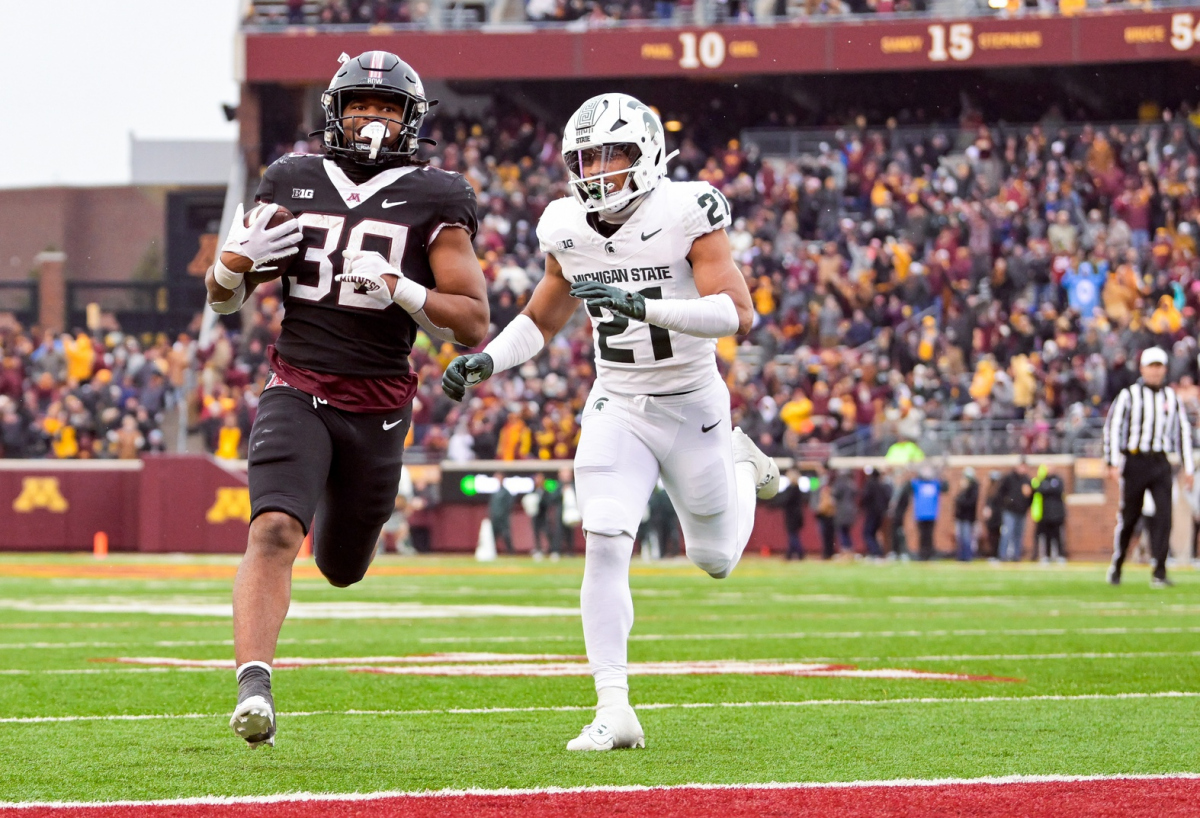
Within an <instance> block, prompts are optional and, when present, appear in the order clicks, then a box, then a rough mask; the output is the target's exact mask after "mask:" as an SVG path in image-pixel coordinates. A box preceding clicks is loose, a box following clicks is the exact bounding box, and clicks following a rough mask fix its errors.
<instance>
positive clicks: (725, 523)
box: [442, 94, 779, 750]
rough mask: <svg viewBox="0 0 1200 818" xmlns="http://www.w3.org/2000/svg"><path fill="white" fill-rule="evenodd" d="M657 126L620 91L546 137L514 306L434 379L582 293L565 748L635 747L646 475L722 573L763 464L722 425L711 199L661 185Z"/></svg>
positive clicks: (725, 413) (743, 300)
mask: <svg viewBox="0 0 1200 818" xmlns="http://www.w3.org/2000/svg"><path fill="white" fill-rule="evenodd" d="M664 136H665V135H664V133H663V128H662V123H661V122H659V120H658V115H657V114H655V113H654V111H652V110H651V109H650V108H649V107H647V106H646V105H644V104H642V103H641V102H639V101H638V100H636V99H634V98H633V97H630V96H627V95H625V94H603V95H601V96H598V97H593V98H592V99H590V100H588V101H587V102H585V103H584V104H583V106H582V107H581V108H580V109H579V110H578V111H576V113H575V115H574V116H573V117H572V118H571V120H570V124H568V126H567V129H566V133H565V134H564V135H563V159H564V161H565V162H566V165H567V170H568V173H569V178H570V189H571V193H572V195H571V197H569V198H563V199H559V200H557V201H555V202H551V203H550V205H549V206H548V207H547V208H546V210H545V212H544V213H543V214H542V218H541V221H540V222H539V223H538V228H537V235H538V240H539V243H540V245H541V248H542V251H543V252H544V253H545V254H546V276H545V278H543V279H542V281H541V282H539V283H538V285H537V288H536V289H535V290H534V293H533V296H532V297H531V298H530V301H529V305H528V306H527V307H526V309H525V311H524V312H523V313H522V314H521V315H519V316H517V318H515V319H514V320H513V321H512V323H511V324H509V326H508V327H506V328H505V329H504V331H503V332H501V333H500V334H499V335H498V336H497V337H496V338H495V339H494V340H493V341H492V342H491V343H490V344H488V346H487V347H486V348H485V349H484V351H483V352H481V353H478V354H475V355H466V356H462V357H460V358H456V359H455V360H454V361H452V362H451V364H450V366H449V367H448V368H447V370H446V373H445V375H444V376H443V378H442V388H443V389H444V390H445V391H446V393H447V394H448V395H449V396H450V397H452V398H454V399H455V400H461V399H462V398H463V396H464V393H465V390H466V388H467V387H468V386H469V385H472V384H475V383H478V382H479V381H481V380H484V379H486V378H488V377H490V376H491V375H492V374H493V373H494V372H497V371H501V370H504V369H507V368H509V367H513V366H517V365H519V364H521V363H523V362H525V361H527V360H528V359H529V358H531V357H533V356H534V355H536V354H537V352H538V351H539V350H540V349H541V348H542V346H543V345H544V344H545V342H546V341H547V340H549V339H550V338H551V337H553V336H554V335H555V334H556V333H557V332H558V331H559V330H561V329H562V328H563V326H565V325H566V323H567V321H568V320H569V319H570V317H571V315H572V313H574V311H575V310H576V308H577V307H578V306H579V301H580V300H582V301H584V302H585V304H586V306H587V310H588V314H589V315H590V316H591V321H592V337H593V342H594V344H595V349H596V383H595V386H594V387H593V389H592V392H591V395H590V396H589V397H588V400H587V404H586V406H585V408H584V411H583V418H582V433H581V437H580V441H579V447H578V449H577V452H576V455H575V487H576V492H577V494H578V497H579V503H580V506H581V512H582V515H583V529H584V533H585V536H586V541H587V556H586V562H585V563H584V576H583V588H582V592H581V596H580V608H581V613H582V619H583V636H584V642H585V644H586V645H587V654H588V661H589V663H590V665H591V670H592V675H593V677H594V679H595V683H596V694H597V700H598V704H597V709H596V717H595V719H593V721H592V722H591V723H590V724H589V725H587V726H586V727H584V729H583V731H582V732H581V733H580V735H579V736H577V737H576V738H574V739H572V740H571V741H570V742H569V743H568V744H567V749H568V750H611V749H614V748H621V747H642V746H644V744H645V736H644V733H643V731H642V727H641V724H640V723H639V722H638V719H637V715H636V714H635V713H634V711H633V709H632V708H631V707H630V706H629V698H628V690H629V681H628V670H627V659H626V657H627V651H626V645H627V642H628V638H629V631H630V629H631V628H632V627H633V598H632V597H631V595H630V591H629V561H630V557H631V556H632V553H633V538H634V534H635V533H636V532H637V528H638V524H639V522H640V521H641V518H642V511H643V509H645V507H646V503H647V500H648V499H649V497H650V494H651V492H652V491H653V489H654V486H655V483H656V481H657V480H659V479H660V478H661V480H662V483H663V486H664V487H665V488H666V491H667V494H668V495H670V498H671V502H672V504H673V505H674V506H675V508H676V510H677V511H678V512H679V520H680V524H681V526H682V528H683V535H684V542H685V544H686V546H687V555H688V557H689V558H691V560H692V561H693V562H694V563H696V565H698V566H699V567H700V568H702V569H703V570H704V571H706V572H707V573H708V574H709V575H711V576H713V577H716V578H722V577H726V576H728V575H729V573H730V572H731V571H732V570H733V568H734V566H735V565H737V562H738V560H739V559H741V555H742V551H743V549H745V547H746V543H747V541H748V540H749V537H750V530H751V528H752V527H753V525H754V506H755V501H756V499H757V498H767V497H771V496H773V495H774V494H775V493H776V492H777V491H778V486H779V470H778V468H777V467H776V465H775V463H774V461H772V460H771V459H770V458H768V457H767V456H766V455H764V454H763V453H762V452H761V451H759V450H758V448H757V447H756V446H755V445H754V444H753V443H752V442H751V441H750V439H749V438H747V437H746V435H744V434H743V433H742V432H741V430H738V429H731V428H730V414H729V391H728V389H727V388H726V387H725V384H724V382H723V381H722V380H721V378H720V375H719V373H718V371H717V365H716V354H715V353H716V339H717V338H720V337H723V336H726V335H732V334H734V333H735V332H745V331H746V330H748V329H749V327H750V321H751V316H752V309H751V302H750V291H749V289H748V288H747V286H746V282H745V279H744V278H743V277H742V274H741V272H740V271H739V270H738V268H737V267H736V265H734V263H733V258H732V254H731V252H730V247H729V238H728V236H727V235H726V233H725V228H726V227H727V226H728V225H729V220H730V214H729V204H728V202H726V200H725V197H724V196H722V195H721V193H720V191H718V190H716V189H715V188H714V187H712V186H711V185H709V184H707V183H703V182H671V181H669V180H667V179H665V178H664V177H665V174H666V170H667V161H668V160H669V158H670V157H669V156H668V155H667V150H666V143H665V139H664Z"/></svg>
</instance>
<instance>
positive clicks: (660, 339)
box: [588, 287, 675, 364]
mask: <svg viewBox="0 0 1200 818" xmlns="http://www.w3.org/2000/svg"><path fill="white" fill-rule="evenodd" d="M638 294H639V295H641V296H642V297H643V298H662V287H647V288H646V289H644V290H638ZM588 314H589V315H591V316H592V317H593V318H603V317H604V311H603V310H601V309H600V308H599V307H592V306H589V307H588ZM648 326H649V327H650V348H651V349H652V350H653V351H654V360H656V361H663V360H666V359H667V358H670V357H672V356H673V355H674V354H675V351H674V350H672V349H671V331H670V330H667V329H663V328H662V327H658V326H655V325H654V324H649V325H648ZM627 329H629V318H628V317H626V316H624V315H621V313H619V312H614V313H613V314H612V318H610V319H608V320H607V321H602V322H600V323H599V324H597V325H596V337H597V339H598V346H599V347H600V360H602V361H608V362H610V363H614V364H632V363H635V359H634V355H633V350H632V349H613V348H612V347H610V346H609V345H608V342H609V341H610V340H612V339H613V338H616V337H617V336H618V335H620V334H621V333H623V332H625V330H627Z"/></svg>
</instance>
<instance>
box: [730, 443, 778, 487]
mask: <svg viewBox="0 0 1200 818" xmlns="http://www.w3.org/2000/svg"><path fill="white" fill-rule="evenodd" d="M733 461H734V462H735V463H741V462H743V461H745V462H749V463H751V464H752V465H753V466H754V473H755V475H756V476H757V480H755V483H754V491H755V494H757V495H758V499H760V500H770V499H771V498H772V497H774V496H775V495H776V494H778V493H779V466H777V465H776V464H775V459H774V458H771V457H767V456H766V455H765V454H763V452H762V450H761V449H760V448H758V447H757V446H755V445H754V441H753V440H751V439H750V438H749V437H748V436H747V435H746V433H745V432H743V431H742V430H741V429H738V428H736V427H735V428H734V430H733Z"/></svg>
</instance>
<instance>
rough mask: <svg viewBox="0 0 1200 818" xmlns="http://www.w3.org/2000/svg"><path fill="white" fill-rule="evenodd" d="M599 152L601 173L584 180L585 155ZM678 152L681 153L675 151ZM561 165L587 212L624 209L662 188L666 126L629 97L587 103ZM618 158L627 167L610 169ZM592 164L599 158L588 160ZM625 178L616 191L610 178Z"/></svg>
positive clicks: (567, 138) (568, 135)
mask: <svg viewBox="0 0 1200 818" xmlns="http://www.w3.org/2000/svg"><path fill="white" fill-rule="evenodd" d="M593 150H598V151H599V154H598V158H599V159H600V168H601V172H600V173H596V174H594V175H592V176H584V175H583V169H584V167H585V166H586V165H587V164H589V162H587V161H585V152H589V151H593ZM676 153H678V151H676ZM562 154H563V160H564V161H565V162H566V163H567V171H568V172H569V173H570V176H571V184H570V187H571V193H572V194H574V196H575V199H576V200H577V201H578V202H579V203H580V204H581V205H583V208H584V210H587V211H588V212H592V213H594V212H601V211H608V212H613V211H617V210H621V209H622V208H624V207H626V206H627V205H628V204H629V203H630V202H632V201H633V200H634V199H636V198H638V197H639V196H644V195H646V194H647V193H649V192H650V191H652V190H654V188H655V187H657V186H658V182H659V180H660V179H662V178H663V176H665V175H666V173H667V161H668V160H669V159H671V157H672V156H674V155H675V153H672V154H671V155H670V156H668V155H667V145H666V139H665V138H664V134H663V126H662V122H661V121H660V120H659V118H658V115H657V114H656V113H654V111H652V110H650V108H649V107H647V106H646V105H644V104H642V103H641V102H639V101H638V100H636V99H634V98H633V97H631V96H629V95H628V94H601V95H600V96H598V97H592V98H591V99H589V100H588V101H587V102H585V103H583V105H581V106H580V107H579V110H578V111H576V112H575V113H574V114H573V115H572V116H571V120H570V122H569V123H568V124H567V129H566V131H565V132H564V133H563V142H562ZM616 154H620V155H623V156H625V157H626V158H628V160H629V164H628V165H627V166H624V167H621V168H618V169H615V170H611V171H610V170H606V168H607V167H608V163H609V159H610V158H612V157H613V156H614V155H616ZM589 158H590V159H592V160H593V161H594V160H595V158H597V157H596V156H595V155H593V156H591V157H589ZM621 174H625V183H624V184H623V185H622V186H621V189H620V190H616V189H615V188H616V182H615V181H610V180H609V177H614V176H619V175H621Z"/></svg>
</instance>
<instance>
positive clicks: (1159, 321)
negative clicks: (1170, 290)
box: [1146, 295, 1183, 335]
mask: <svg viewBox="0 0 1200 818" xmlns="http://www.w3.org/2000/svg"><path fill="white" fill-rule="evenodd" d="M1182 326H1183V314H1182V313H1181V312H1179V308H1178V307H1176V306H1175V299H1173V298H1171V296H1169V295H1164V296H1162V297H1161V298H1159V299H1158V309H1156V310H1155V311H1154V313H1153V314H1152V315H1151V316H1150V320H1148V321H1147V322H1146V327H1147V328H1148V329H1149V330H1150V331H1151V332H1153V333H1156V334H1158V335H1174V334H1175V333H1176V332H1179V328H1180V327H1182Z"/></svg>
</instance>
